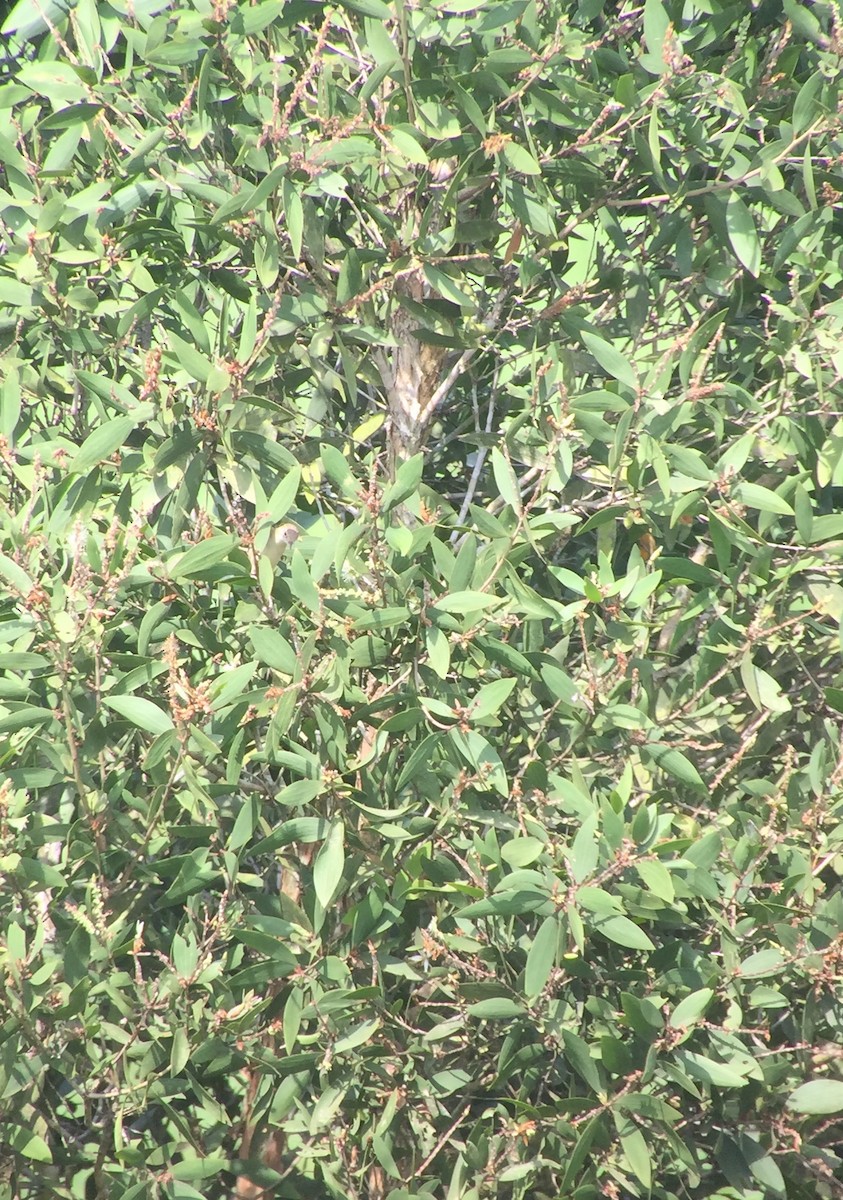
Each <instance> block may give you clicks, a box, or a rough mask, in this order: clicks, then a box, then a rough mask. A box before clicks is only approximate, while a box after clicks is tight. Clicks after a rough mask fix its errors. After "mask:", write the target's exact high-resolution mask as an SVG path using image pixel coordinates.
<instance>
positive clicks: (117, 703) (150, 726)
mask: <svg viewBox="0 0 843 1200" xmlns="http://www.w3.org/2000/svg"><path fill="white" fill-rule="evenodd" d="M102 702H103V704H104V705H105V706H106V708H110V709H112V710H113V711H114V712H116V713H118V714H119V716H121V717H125V719H126V720H127V721H130V722H131V723H132V725H135V726H137V728H138V729H142V730H143V731H144V732H145V733H152V734H155V736H156V737H157V736H158V735H159V734H161V733H168V732H169V731H170V730H172V729H175V725H174V724H173V718H172V717H171V716H170V714H169V713H168V712H165V711H164V710H163V709H162V708H159V707H158V705H157V704H153V703H152V701H151V700H144V699H143V697H142V696H103V698H102Z"/></svg>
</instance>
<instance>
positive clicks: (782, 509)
mask: <svg viewBox="0 0 843 1200" xmlns="http://www.w3.org/2000/svg"><path fill="white" fill-rule="evenodd" d="M734 496H735V499H736V500H739V501H740V503H741V504H745V505H746V506H747V508H757V509H758V511H759V512H766V513H776V514H778V515H779V516H783V517H792V516H793V508H792V507H791V505H790V504H788V502H787V501H786V500H782V498H781V496H779V495H778V494H777V493H776V492H771V491H770V489H769V488H765V487H761V485H760V484H757V483H739V484H737V485H736V487H735V490H734Z"/></svg>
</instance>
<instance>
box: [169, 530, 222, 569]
mask: <svg viewBox="0 0 843 1200" xmlns="http://www.w3.org/2000/svg"><path fill="white" fill-rule="evenodd" d="M236 544H237V539H236V538H235V537H234V535H233V534H230V533H218V534H216V535H215V536H214V537H210V538H206V539H205V540H204V541H202V542H199V543H197V545H195V546H191V547H190V548H189V549H188V550H185V551H184V553H183V554H181V555H179V556H178V557H176V558H175V559H170V560H169V561H168V563H167V568H168V572H169V576H170V578H171V579H201V578H202V575H203V574H204V573H205V572H206V571H207V570H208V569H209V568H210V567H214V566H216V565H217V564H218V563H221V562H224V561H225V559H227V558H228V555H229V553H230V551H231V550H232V549H233V548H234V546H236Z"/></svg>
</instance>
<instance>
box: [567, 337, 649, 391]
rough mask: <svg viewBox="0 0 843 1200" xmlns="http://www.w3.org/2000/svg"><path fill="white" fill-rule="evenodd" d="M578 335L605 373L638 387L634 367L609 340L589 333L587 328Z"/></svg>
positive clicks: (630, 385) (629, 385) (628, 384)
mask: <svg viewBox="0 0 843 1200" xmlns="http://www.w3.org/2000/svg"><path fill="white" fill-rule="evenodd" d="M580 337H581V338H582V340H583V344H584V345H585V348H586V349H587V350H588V351H590V352H591V353H592V354H593V355H594V357H595V358H596V359H597V362H598V363H599V365H600V366H601V367H602V368H603V370H604V371H606V373H607V374H609V375H611V376H612V378H613V379H617V380H619V381H620V382H621V383H625V384H626V385H627V386H628V387H631V388H634V389H637V388H638V374H637V372H636V370H635V368H634V367H633V366H632V364H631V363H630V362H629V360H628V359H627V358H625V357H624V355H623V354H621V352H620V351H619V350H617V349H616V348H615V347H614V346H613V345H612V344H611V342H607V341H604V340H603V338H601V337H598V336H597V334H596V333H589V332H588V330H587V329H584V330H582V332H581V333H580Z"/></svg>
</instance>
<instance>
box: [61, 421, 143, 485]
mask: <svg viewBox="0 0 843 1200" xmlns="http://www.w3.org/2000/svg"><path fill="white" fill-rule="evenodd" d="M136 427H137V421H136V420H133V418H132V417H114V418H113V419H112V420H110V421H106V422H105V424H104V425H100V426H99V428H98V429H95V430H94V431H93V433H90V434H88V436H87V437H86V438H85V441H84V442H83V443H82V445H81V446H80V447H79V449H78V450H77V451H76V453H75V454H74V456H73V458H72V460H71V464H70V466H71V469H72V470H73V471H76V472H78V473H79V474H84V473H86V472H87V471H90V469H91V468H92V467H95V466H96V465H97V463H101V462H102V461H103V460H104V459H106V458H111V456H112V455H113V454H114V452H115V451H116V450H119V449H120V448H121V447H122V446H123V445H125V442H126V439H127V438H128V436H129V434H130V433H131V432H132V431H133V430H134V429H135V428H136Z"/></svg>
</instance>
